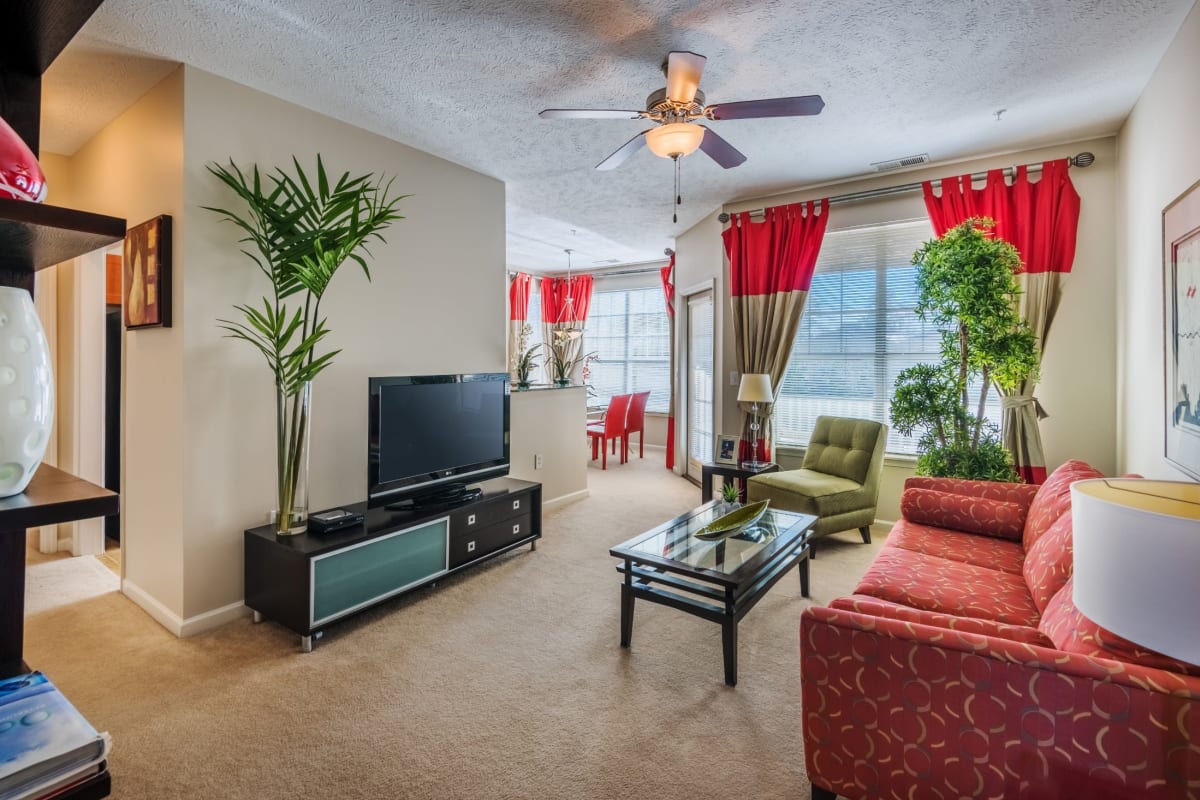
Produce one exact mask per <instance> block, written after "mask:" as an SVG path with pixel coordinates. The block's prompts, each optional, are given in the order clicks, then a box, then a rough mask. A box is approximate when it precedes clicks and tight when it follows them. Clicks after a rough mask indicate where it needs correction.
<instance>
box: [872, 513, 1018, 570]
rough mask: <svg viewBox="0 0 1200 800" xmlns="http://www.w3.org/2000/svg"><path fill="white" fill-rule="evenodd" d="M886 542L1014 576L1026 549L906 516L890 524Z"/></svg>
mask: <svg viewBox="0 0 1200 800" xmlns="http://www.w3.org/2000/svg"><path fill="white" fill-rule="evenodd" d="M887 543H888V546H889V547H901V548H903V549H905V550H912V551H913V552H915V553H925V554H926V555H930V556H937V557H939V558H948V559H950V560H951V561H962V562H963V563H965V564H974V565H975V566H977V567H987V568H988V569H998V570H1000V571H1001V572H1011V573H1013V574H1016V575H1020V574H1021V564H1022V563H1023V562H1024V560H1025V551H1023V550H1022V549H1021V543H1020V542H1010V541H1007V540H1006V539H996V538H993V537H991V536H976V535H975V534H973V533H962V532H960V531H952V530H950V529H948V528H938V527H935V526H932V525H922V524H920V523H918V522H912V521H910V520H907V519H902V520H900V521H899V522H897V523H896V524H895V525H893V526H892V529H891V531H889V532H888V535H887Z"/></svg>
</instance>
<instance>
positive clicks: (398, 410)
mask: <svg viewBox="0 0 1200 800" xmlns="http://www.w3.org/2000/svg"><path fill="white" fill-rule="evenodd" d="M508 424H509V406H508V374H507V373H482V374H472V375H418V376H409V377H394V378H371V379H370V424H369V428H370V443H369V458H368V461H369V470H368V471H369V473H370V475H369V483H370V485H369V487H368V500H369V502H370V504H371V505H381V504H383V503H386V502H391V501H392V500H399V499H402V498H403V497H405V496H411V495H417V494H421V493H425V492H430V493H432V492H437V491H439V490H444V489H445V488H446V485H448V484H457V483H464V482H475V481H480V480H484V479H486V478H490V477H495V476H497V475H503V474H506V473H507V472H508V460H509V451H508Z"/></svg>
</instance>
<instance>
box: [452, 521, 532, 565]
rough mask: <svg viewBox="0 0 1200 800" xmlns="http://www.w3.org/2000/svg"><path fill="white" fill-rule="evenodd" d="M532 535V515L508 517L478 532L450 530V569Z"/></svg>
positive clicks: (458, 529)
mask: <svg viewBox="0 0 1200 800" xmlns="http://www.w3.org/2000/svg"><path fill="white" fill-rule="evenodd" d="M532 535H533V515H532V514H530V513H529V512H526V513H524V514H522V515H521V516H519V517H509V518H508V519H506V520H503V521H502V522H497V523H495V524H493V525H489V526H487V527H486V528H481V529H479V530H471V529H467V530H463V529H461V528H453V527H452V528H451V529H450V568H451V569H453V568H454V567H458V566H462V565H463V564H466V563H467V562H468V561H474V560H475V559H477V558H481V557H482V556H486V555H488V554H489V553H492V552H495V551H496V550H499V549H500V548H502V547H504V546H506V545H509V544H512V543H513V542H519V541H520V540H522V539H527V538H529V537H530V536H532Z"/></svg>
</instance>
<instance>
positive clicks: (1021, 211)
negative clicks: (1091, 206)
mask: <svg viewBox="0 0 1200 800" xmlns="http://www.w3.org/2000/svg"><path fill="white" fill-rule="evenodd" d="M1069 168H1070V165H1069V163H1068V162H1067V160H1066V159H1065V158H1063V159H1059V160H1057V161H1047V162H1046V163H1044V164H1043V165H1042V176H1041V179H1040V180H1039V181H1038V182H1037V183H1033V182H1031V181H1030V180H1029V170H1028V167H1026V166H1025V165H1022V166H1019V167H1017V170H1016V174H1015V175H1014V176H1013V182H1012V185H1009V184H1007V183H1006V182H1005V180H1004V171H1003V170H999V169H994V170H990V171H989V172H988V174H987V181H986V183H985V185H984V186H983V188H981V189H975V188H973V187H972V185H971V176H970V175H963V176H962V177H954V178H944V179H942V186H941V195H940V196H937V195H934V193H933V183H932V182H931V181H925V182H924V183H923V184H922V188H923V189H924V190H925V207H926V209H928V211H929V219H930V220H931V221H932V222H933V230H934V233H936V234H937V235H938V236H941V235H942V234H944V233H945V232H946V231H948V230H950V229H951V228H953V227H954V226H955V225H958V224H959V223H961V222H962V221H963V220H965V219H967V218H969V217H991V218H992V219H994V220H995V221H996V229H995V230H996V235H997V236H999V237H1000V238H1001V239H1003V240H1004V241H1006V242H1009V243H1011V244H1012V245H1013V246H1014V247H1016V248H1017V252H1019V253H1020V254H1021V260H1022V261H1023V262H1025V269H1024V271H1025V272H1063V273H1069V272H1070V271H1071V265H1072V263H1073V262H1074V260H1075V239H1076V232H1077V229H1078V227H1079V193H1078V192H1076V191H1075V186H1074V184H1072V183H1071V176H1070V175H1069V174H1068V170H1069Z"/></svg>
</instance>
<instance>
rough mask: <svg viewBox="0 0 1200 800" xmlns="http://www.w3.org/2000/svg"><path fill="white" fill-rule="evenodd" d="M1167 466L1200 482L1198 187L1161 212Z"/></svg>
mask: <svg viewBox="0 0 1200 800" xmlns="http://www.w3.org/2000/svg"><path fill="white" fill-rule="evenodd" d="M1163 323H1164V324H1163V331H1164V338H1165V341H1164V343H1163V344H1164V347H1163V353H1164V355H1165V360H1166V368H1165V370H1164V371H1165V375H1166V387H1165V388H1166V401H1167V403H1166V406H1167V407H1166V420H1165V428H1166V442H1165V450H1164V453H1165V455H1166V457H1167V460H1168V461H1170V462H1171V463H1172V464H1173V465H1174V466H1176V467H1178V468H1179V469H1181V470H1183V471H1184V472H1186V473H1187V474H1188V475H1190V476H1191V477H1193V478H1197V479H1200V182H1197V183H1195V184H1193V185H1192V188H1190V189H1188V190H1187V191H1186V192H1184V193H1183V194H1181V195H1180V196H1179V197H1177V198H1176V199H1175V200H1174V201H1173V202H1172V203H1171V204H1170V205H1169V206H1167V207H1166V208H1165V209H1164V210H1163Z"/></svg>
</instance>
